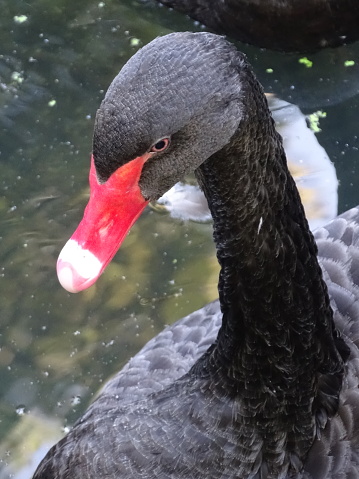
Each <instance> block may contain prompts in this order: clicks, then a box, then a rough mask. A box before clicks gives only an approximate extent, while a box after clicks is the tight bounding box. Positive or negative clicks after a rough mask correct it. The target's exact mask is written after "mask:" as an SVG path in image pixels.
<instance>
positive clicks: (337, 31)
mask: <svg viewBox="0 0 359 479" xmlns="http://www.w3.org/2000/svg"><path fill="white" fill-rule="evenodd" d="M158 1H159V2H160V3H163V4H164V5H166V6H168V7H172V8H174V9H175V10H178V11H180V12H182V13H186V14H187V15H189V16H190V17H192V18H194V19H195V20H198V21H199V22H201V23H204V24H205V25H206V26H207V27H208V28H210V29H211V30H212V31H213V32H216V33H222V34H226V35H229V36H230V37H232V38H235V39H237V40H240V41H242V42H245V43H250V44H253V45H257V46H259V47H263V48H270V49H273V50H280V51H285V52H313V51H316V50H320V49H322V48H325V47H337V46H340V45H343V44H346V43H351V42H354V41H356V40H358V39H359V2H358V1H357V0H158Z"/></svg>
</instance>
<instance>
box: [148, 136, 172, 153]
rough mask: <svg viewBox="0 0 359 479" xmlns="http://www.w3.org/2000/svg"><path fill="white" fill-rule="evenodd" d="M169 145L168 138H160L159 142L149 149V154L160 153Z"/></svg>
mask: <svg viewBox="0 0 359 479" xmlns="http://www.w3.org/2000/svg"><path fill="white" fill-rule="evenodd" d="M169 144H170V139H169V138H161V140H158V141H156V143H155V144H154V145H153V146H152V147H151V149H150V152H151V153H160V152H161V151H164V150H165V149H166V148H167V147H168V145H169Z"/></svg>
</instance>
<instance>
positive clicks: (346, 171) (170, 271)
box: [0, 0, 359, 478]
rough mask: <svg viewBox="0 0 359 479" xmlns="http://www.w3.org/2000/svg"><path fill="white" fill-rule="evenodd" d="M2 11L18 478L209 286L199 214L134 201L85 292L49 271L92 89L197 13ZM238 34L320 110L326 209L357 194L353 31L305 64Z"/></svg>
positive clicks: (4, 340) (75, 201) (4, 315)
mask: <svg viewBox="0 0 359 479" xmlns="http://www.w3.org/2000/svg"><path fill="white" fill-rule="evenodd" d="M19 16H24V17H26V19H25V20H24V21H23V22H22V23H19V22H17V21H16V20H15V18H14V17H19ZM1 24H2V28H1V29H0V42H1V46H2V51H1V55H0V135H1V139H0V161H1V177H0V186H1V194H0V212H1V216H0V221H1V230H0V292H1V316H0V371H1V372H0V374H1V381H0V438H1V439H0V477H1V478H8V477H9V475H10V474H12V473H16V474H18V475H16V477H18V478H19V477H29V469H24V468H26V467H31V466H29V465H28V464H30V462H31V461H33V464H35V462H36V463H37V462H38V459H39V455H40V454H41V453H42V452H44V451H45V449H47V446H48V445H49V443H50V442H53V441H55V440H56V439H57V438H58V437H59V436H61V435H62V434H63V432H64V428H66V427H68V426H69V425H71V423H72V422H73V421H74V420H75V419H76V418H77V417H78V416H79V415H80V414H81V412H82V411H83V410H84V408H85V407H86V405H87V404H88V401H89V400H90V399H91V397H93V395H94V394H95V393H96V391H97V390H98V388H99V387H100V386H101V384H102V383H103V382H104V381H105V380H106V379H107V378H108V377H109V376H111V374H113V373H114V372H115V371H117V370H118V369H119V368H120V367H121V365H123V364H124V362H125V361H126V360H127V359H128V358H129V357H130V356H131V355H133V354H135V352H136V351H137V350H138V349H139V348H140V347H141V345H142V344H143V343H144V342H146V341H147V340H148V339H149V338H150V337H152V336H153V335H154V334H156V333H157V332H158V331H160V330H162V329H163V327H164V325H165V324H167V323H168V322H172V321H174V320H175V319H177V318H179V317H182V316H184V315H185V314H186V313H188V312H190V311H193V310H195V309H196V308H199V307H201V306H203V304H205V303H207V302H209V301H210V300H212V299H214V298H215V297H216V295H217V293H216V283H217V274H218V268H217V263H216V260H215V255H214V247H213V245H212V242H211V240H210V234H209V232H210V230H211V226H210V225H209V224H195V223H185V224H181V222H178V221H173V220H172V219H171V218H170V217H169V216H168V215H161V214H158V213H156V212H155V211H153V210H150V209H148V210H147V211H146V212H145V214H144V215H143V217H142V218H141V219H140V221H139V222H138V223H137V224H136V225H135V227H134V228H133V230H132V232H131V233H130V235H129V236H128V238H127V239H126V242H125V244H124V245H123V247H122V248H121V251H120V253H119V254H118V255H117V259H116V260H115V261H113V262H112V263H111V265H110V266H109V267H108V269H107V270H106V273H105V274H104V276H103V277H102V278H101V280H100V281H98V283H97V284H96V285H95V286H93V287H92V288H90V290H88V291H86V292H84V293H81V294H79V295H77V296H75V295H70V294H68V293H66V292H65V291H63V290H62V288H61V287H60V286H59V285H58V283H57V279H56V275H55V262H56V258H57V255H58V253H59V251H60V249H61V247H62V246H63V244H64V242H65V241H66V240H67V238H68V236H69V235H70V234H71V233H72V231H73V230H74V228H75V226H76V225H77V223H78V221H79V219H80V218H81V215H82V209H83V207H84V205H85V203H86V198H87V191H88V190H87V172H88V169H89V153H90V149H91V136H92V125H93V117H94V113H95V111H96V108H97V106H98V105H99V103H100V101H101V99H102V97H103V92H104V90H105V89H106V88H107V86H108V84H109V83H110V81H111V80H112V78H113V77H114V76H115V74H116V73H117V71H118V70H119V68H120V67H121V66H122V65H123V64H124V63H125V61H126V60H127V59H128V58H129V57H130V56H131V55H132V54H133V53H134V52H135V51H136V49H137V48H138V47H139V46H140V45H142V44H145V43H147V42H148V41H150V40H151V39H153V38H154V37H155V36H157V35H161V34H165V33H168V32H170V31H172V30H186V29H187V30H188V29H189V30H199V29H200V28H201V27H200V26H198V25H194V24H193V22H192V21H190V20H189V19H187V18H185V17H184V16H182V15H180V14H178V13H176V12H171V11H168V10H167V9H165V8H161V7H160V6H159V5H157V4H154V3H151V2H148V3H147V2H140V1H138V2H137V3H136V2H133V1H132V0H118V1H117V0H116V1H115V0H113V1H109V0H108V1H105V2H98V1H96V2H94V1H91V0H79V1H78V2H69V1H67V0H58V1H56V2H51V1H50V0H36V1H33V2H25V1H22V0H16V1H12V2H7V3H6V4H4V5H2V17H1ZM240 48H241V49H243V50H245V51H246V53H247V54H248V56H249V59H250V61H251V62H252V63H253V64H254V68H255V70H256V72H257V74H258V75H259V77H260V78H261V81H262V83H263V84H264V87H265V89H266V91H272V92H275V93H276V94H278V96H279V97H281V98H284V99H287V100H290V98H289V96H290V95H293V97H294V96H295V97H296V98H297V99H298V103H299V105H300V106H301V107H302V109H303V107H305V108H304V113H308V112H312V111H314V110H317V109H318V108H319V107H321V108H322V109H323V108H324V109H325V112H326V114H327V116H326V118H323V119H322V120H321V129H322V132H321V133H319V134H318V139H319V141H320V143H321V145H322V146H323V147H324V148H325V150H326V151H327V153H328V155H329V157H330V159H331V160H332V161H334V162H335V166H336V168H337V173H338V178H339V181H340V188H339V209H340V210H341V211H342V210H343V209H347V208H348V207H349V206H350V205H353V204H356V203H359V201H358V199H357V188H356V185H357V184H358V181H359V179H358V178H357V171H356V160H357V159H358V146H359V142H358V137H357V135H358V131H357V125H358V111H359V97H358V85H357V79H358V75H356V77H355V78H354V76H353V72H355V71H356V70H354V69H355V68H357V66H358V65H359V59H358V52H359V45H358V44H356V45H352V46H351V47H350V48H347V47H343V48H342V49H340V51H339V50H338V51H333V52H328V55H327V56H313V58H312V59H313V60H314V65H315V67H314V69H315V73H316V75H317V76H316V77H315V75H314V74H313V71H311V70H310V69H309V68H307V67H306V66H304V65H303V64H300V63H299V62H298V60H299V58H300V56H299V55H287V56H284V55H282V54H275V53H271V52H265V51H261V50H258V49H255V48H254V47H247V46H244V45H241V46H240ZM344 60H353V61H354V62H355V63H354V66H353V67H344V66H343V61H344ZM288 65H289V66H290V67H291V68H287V67H288ZM285 67H286V68H285ZM269 69H270V70H269ZM284 70H285V71H284ZM339 71H340V79H339V80H338V72H339ZM318 78H322V81H319V80H318ZM318 82H319V84H320V85H322V86H323V88H319V87H318ZM323 98H324V101H323ZM45 417H46V418H47V419H46V420H45ZM43 441H44V442H46V444H43ZM36 451H37V452H36ZM27 461H29V462H27ZM19 471H22V473H20V472H19ZM21 474H22V475H21Z"/></svg>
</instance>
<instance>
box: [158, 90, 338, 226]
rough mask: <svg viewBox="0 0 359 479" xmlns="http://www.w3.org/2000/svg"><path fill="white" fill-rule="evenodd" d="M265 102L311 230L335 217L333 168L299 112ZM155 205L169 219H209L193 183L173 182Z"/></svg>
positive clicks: (275, 100)
mask: <svg viewBox="0 0 359 479" xmlns="http://www.w3.org/2000/svg"><path fill="white" fill-rule="evenodd" d="M267 99H268V103H269V107H270V109H271V112H272V115H273V118H274V121H275V123H276V128H277V130H278V132H279V133H280V134H281V136H282V138H283V143H284V149H285V151H286V155H287V160H288V166H289V170H290V172H291V173H292V175H293V178H294V179H295V182H296V184H297V187H298V190H299V193H300V196H301V198H302V202H303V205H304V209H305V212H306V215H307V218H308V222H309V225H310V227H311V229H312V230H314V229H315V228H318V227H319V226H322V225H325V224H326V223H328V221H330V220H331V219H332V218H334V217H335V216H337V213H338V179H337V175H336V171H335V167H334V165H333V163H332V162H331V161H330V159H329V157H328V155H327V153H326V151H325V150H324V148H323V147H322V146H321V145H320V144H319V142H318V140H317V137H316V135H315V134H314V132H313V131H312V130H311V128H310V127H309V125H308V121H307V117H306V116H305V115H304V114H303V113H302V112H301V111H300V109H299V108H298V107H297V106H296V105H293V104H291V103H288V102H286V101H284V100H281V99H279V98H277V97H276V96H275V95H270V94H269V95H267ZM158 203H159V205H161V206H162V207H164V208H165V209H166V210H167V211H168V212H169V213H170V214H171V216H172V217H173V218H179V219H182V220H191V221H198V222H206V221H209V220H210V219H211V215H210V212H209V209H208V205H207V201H206V199H205V197H204V195H203V193H202V192H201V191H200V189H199V187H198V186H196V185H194V184H189V183H177V184H176V185H175V186H174V187H173V188H171V189H170V190H169V191H168V192H167V193H165V194H164V195H163V196H162V198H160V199H159V200H158ZM155 208H156V206H155Z"/></svg>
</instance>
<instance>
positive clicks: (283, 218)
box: [196, 85, 346, 457]
mask: <svg viewBox="0 0 359 479" xmlns="http://www.w3.org/2000/svg"><path fill="white" fill-rule="evenodd" d="M254 87H255V88H253V85H252V88H249V89H248V92H245V93H244V97H245V98H246V102H248V103H247V105H246V106H245V109H244V111H246V112H248V114H247V115H246V116H244V117H243V118H242V120H241V122H240V124H239V128H238V130H237V132H236V134H235V135H234V136H233V138H232V140H231V142H230V144H228V145H227V146H226V147H225V148H224V149H223V150H221V151H220V152H218V153H217V154H215V155H214V156H212V157H211V158H209V159H208V160H207V161H206V162H205V163H204V164H202V165H201V166H200V167H199V169H198V170H197V172H196V175H197V178H198V180H199V182H200V184H201V187H202V188H203V190H204V192H205V194H206V197H207V200H208V203H209V207H210V209H211V212H212V216H213V220H214V239H215V243H216V246H217V256H218V261H219V264H220V266H221V271H220V279H219V295H220V303H221V308H222V312H223V323H222V327H221V329H220V332H219V335H218V339H217V342H216V344H215V345H214V346H213V348H212V349H211V350H210V351H209V352H208V354H207V355H206V356H205V357H204V360H203V363H202V365H201V367H202V369H205V370H207V371H208V370H209V371H210V374H212V375H213V376H216V377H217V378H219V377H220V378H221V379H218V380H217V383H218V384H223V383H224V387H223V388H224V390H226V392H227V394H228V392H229V393H230V394H232V395H233V397H237V398H239V400H240V402H241V407H242V410H243V408H244V409H246V413H245V414H247V415H248V417H252V419H253V424H258V423H261V424H262V434H263V435H268V434H269V435H270V434H271V430H270V429H271V427H272V426H273V424H274V426H273V431H276V432H278V430H281V431H282V432H283V433H285V434H288V436H287V441H288V444H289V446H288V445H287V447H288V448H289V449H292V452H293V453H295V454H297V455H298V456H299V457H303V454H305V452H306V451H307V450H308V448H309V446H310V444H311V443H312V441H313V437H314V436H315V431H316V426H317V425H318V422H319V423H320V422H321V420H322V419H323V417H324V418H326V417H327V416H328V415H333V414H334V413H335V411H336V409H337V406H338V396H339V392H340V388H341V382H342V374H343V357H344V358H345V355H346V353H345V348H344V347H343V345H342V342H341V340H340V338H338V336H337V333H336V331H335V329H334V325H333V315H332V310H331V307H330V304H329V298H328V293H327V288H326V285H325V283H324V281H323V279H322V273H321V269H320V267H319V264H318V261H317V257H316V254H317V248H316V244H315V242H314V239H313V236H312V234H311V232H310V231H309V228H308V223H307V220H306V218H305V215H304V211H303V207H302V204H301V201H300V198H299V194H298V191H297V189H296V186H295V183H294V181H293V179H292V177H291V176H290V173H289V171H288V168H287V164H286V158H285V154H284V151H283V147H282V142H281V139H280V137H279V135H278V134H277V133H276V131H275V129H274V124H273V122H272V120H271V118H270V114H269V112H268V108H267V104H266V100H265V98H264V97H263V95H261V94H260V95H258V94H257V93H258V91H257V92H254V93H253V89H254V90H255V89H256V88H257V90H258V88H259V87H258V86H256V85H254ZM338 348H339V349H341V353H339V352H338ZM204 364H205V366H203V365H204ZM199 369H200V368H197V371H198V370H199ZM218 371H220V373H218ZM223 378H225V379H223ZM268 418H270V419H268ZM248 421H249V422H250V419H248ZM261 421H262V422H261ZM298 423H300V424H301V427H302V433H301V435H300V434H299V435H298V436H300V437H299V439H298V440H297V438H296V437H295V436H296V432H295V431H294V430H293V424H298ZM256 427H257V426H256ZM260 428H261V426H260V427H259V429H260ZM298 441H299V444H297V442H298ZM291 442H292V444H291V445H290V443H291ZM277 446H278V445H277ZM277 446H275V445H274V446H273V447H274V448H275V447H277ZM270 447H272V446H269V448H270Z"/></svg>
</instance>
